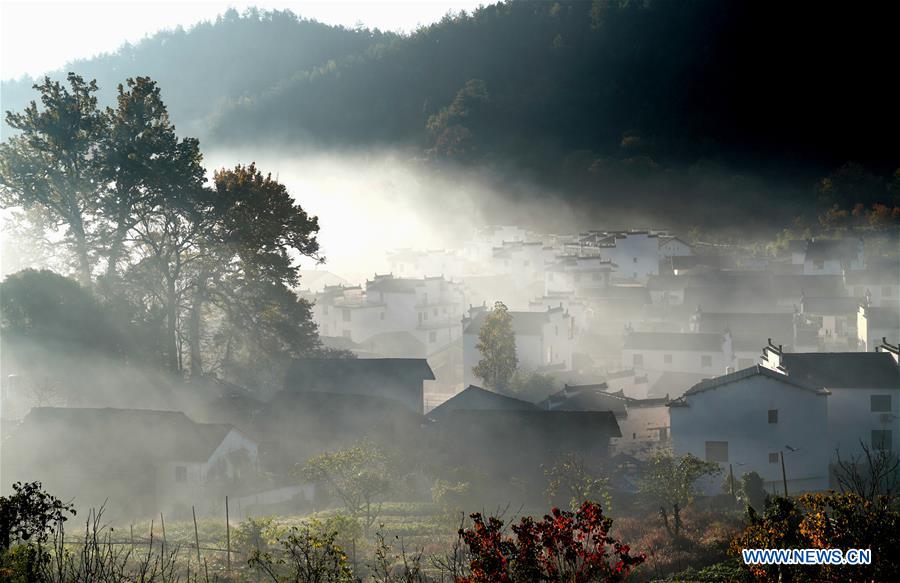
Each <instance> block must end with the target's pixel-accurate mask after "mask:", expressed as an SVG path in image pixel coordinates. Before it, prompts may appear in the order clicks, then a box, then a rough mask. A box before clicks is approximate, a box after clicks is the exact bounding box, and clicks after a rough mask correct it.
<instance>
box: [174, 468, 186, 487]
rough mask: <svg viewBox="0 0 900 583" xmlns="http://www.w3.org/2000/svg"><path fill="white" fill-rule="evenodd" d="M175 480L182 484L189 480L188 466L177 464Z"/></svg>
mask: <svg viewBox="0 0 900 583" xmlns="http://www.w3.org/2000/svg"><path fill="white" fill-rule="evenodd" d="M175 481H176V482H179V483H182V484H183V483H184V482H187V466H175Z"/></svg>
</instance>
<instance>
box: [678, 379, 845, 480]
mask: <svg viewBox="0 0 900 583" xmlns="http://www.w3.org/2000/svg"><path fill="white" fill-rule="evenodd" d="M829 398H830V396H829V393H828V391H827V390H824V389H821V388H811V387H809V386H807V385H805V384H803V383H799V382H796V381H795V380H793V379H791V378H790V377H789V376H785V375H782V374H779V373H777V372H774V371H771V370H769V369H766V368H764V367H762V366H754V367H751V368H748V369H744V370H741V371H738V372H735V373H731V374H727V375H723V376H720V377H717V378H715V379H710V380H706V381H702V382H700V383H699V384H697V385H695V386H693V387H691V389H689V390H688V391H687V392H686V393H685V394H684V395H683V396H682V397H681V398H680V399H677V400H675V401H673V402H671V403H670V405H669V416H670V423H671V427H672V446H673V450H674V453H675V454H676V455H685V454H688V453H690V454H693V455H695V456H697V457H699V458H700V459H705V460H707V461H713V462H717V463H718V464H719V466H720V467H721V469H722V471H723V473H724V475H727V474H728V471H729V466H731V469H732V471H733V472H734V475H735V476H736V477H739V476H741V475H742V474H745V473H748V472H751V471H753V472H756V473H758V474H759V475H760V477H762V479H763V481H764V482H765V484H766V487H767V488H766V489H767V490H769V489H771V488H772V486H773V485H775V486H776V490H778V491H779V492H780V491H781V488H782V487H783V484H782V469H781V468H782V467H781V456H782V455H783V456H784V464H785V476H786V478H787V485H788V493H789V494H796V493H798V492H804V491H817V490H825V489H827V488H828V485H829V460H830V458H831V450H830V449H829V442H828V439H827V435H828V399H829ZM714 486H718V483H716V484H715V485H714Z"/></svg>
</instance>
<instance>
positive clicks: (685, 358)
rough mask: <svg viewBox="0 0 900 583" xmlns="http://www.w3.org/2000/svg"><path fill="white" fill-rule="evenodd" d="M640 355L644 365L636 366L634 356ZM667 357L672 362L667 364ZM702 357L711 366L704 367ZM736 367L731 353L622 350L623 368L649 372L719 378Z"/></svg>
mask: <svg viewBox="0 0 900 583" xmlns="http://www.w3.org/2000/svg"><path fill="white" fill-rule="evenodd" d="M636 354H640V355H641V356H642V358H643V364H635V362H634V355H636ZM666 355H668V356H671V362H666ZM702 356H709V357H710V361H711V362H710V366H703V359H702ZM733 366H734V360H733V358H732V355H731V352H730V351H729V352H727V353H726V352H725V351H721V350H720V351H719V352H698V351H692V350H638V349H631V348H628V349H624V350H622V368H625V369H628V368H634V369H635V370H639V371H647V372H689V373H696V374H708V375H710V376H718V375H722V374H725V371H726V370H727V369H728V368H729V367H733Z"/></svg>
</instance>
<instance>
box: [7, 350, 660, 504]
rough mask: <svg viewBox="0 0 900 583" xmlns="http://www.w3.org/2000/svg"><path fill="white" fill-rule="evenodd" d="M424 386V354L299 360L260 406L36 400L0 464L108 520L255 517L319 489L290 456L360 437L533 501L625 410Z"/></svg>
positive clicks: (221, 396)
mask: <svg viewBox="0 0 900 583" xmlns="http://www.w3.org/2000/svg"><path fill="white" fill-rule="evenodd" d="M433 380H434V374H433V371H432V370H431V368H430V366H429V365H428V362H427V361H426V360H425V359H422V358H374V359H369V358H357V359H326V358H322V359H302V360H297V361H295V362H293V364H292V365H291V366H290V368H289V370H288V373H287V375H286V379H285V383H284V386H283V389H282V390H280V391H278V392H277V393H275V394H274V395H272V396H271V397H270V398H269V399H267V400H266V401H259V400H256V399H253V398H250V397H247V396H246V395H238V394H234V393H233V390H232V389H233V387H220V390H217V391H213V392H211V393H210V395H209V398H208V399H206V400H204V401H203V402H198V403H194V404H193V405H188V406H186V407H185V408H186V409H187V412H182V411H162V410H150V409H117V408H108V407H104V408H87V407H84V408H75V407H36V408H32V409H31V410H30V412H29V413H28V414H27V415H26V416H25V417H24V418H23V419H22V420H21V421H20V422H19V423H18V424H17V425H16V427H14V428H12V429H9V428H7V430H9V433H10V434H9V435H8V436H7V437H6V439H4V441H3V447H2V468H0V469H2V473H3V475H7V476H16V477H17V479H21V480H28V481H31V480H40V481H42V482H43V483H44V484H45V486H46V487H47V488H49V489H51V490H52V491H54V492H56V493H58V494H59V495H60V496H63V497H65V498H66V499H70V498H71V499H75V500H76V502H77V504H78V505H79V507H88V506H99V505H101V504H106V506H107V508H109V509H110V510H111V511H112V512H113V513H114V515H115V513H118V512H125V513H127V514H128V515H131V516H153V515H154V514H155V513H159V512H165V513H166V514H169V515H174V516H181V517H184V516H188V517H189V516H190V511H191V509H192V508H194V509H195V510H196V511H197V512H198V513H200V514H201V515H202V514H208V513H210V512H213V511H215V510H216V509H217V508H218V507H220V506H221V502H222V497H224V496H225V495H230V497H231V500H232V504H234V505H236V506H233V508H237V505H240V504H241V502H243V505H244V506H243V509H242V510H237V512H243V513H244V514H251V513H252V514H259V513H260V512H272V511H273V508H278V506H277V505H278V504H282V505H285V504H287V505H293V506H292V507H291V508H292V509H293V510H297V509H298V505H305V508H306V509H310V508H311V507H312V506H311V505H312V504H314V503H315V502H316V500H317V498H316V492H315V488H314V486H313V485H311V484H303V483H302V481H301V480H300V479H298V477H297V474H296V468H297V466H298V464H302V463H303V462H304V461H305V460H307V459H309V458H310V457H311V456H314V455H316V454H318V453H321V452H323V451H335V450H337V449H341V448H342V447H347V446H351V445H353V444H356V443H358V442H359V441H360V440H362V439H365V440H369V441H372V442H375V443H380V444H383V445H386V446H390V447H391V448H398V449H400V450H402V451H408V452H413V451H414V452H417V453H418V454H425V455H427V457H428V458H429V459H431V460H432V461H434V462H436V463H441V464H449V465H448V466H447V467H454V468H465V469H466V470H467V471H476V472H480V473H482V474H483V475H485V476H487V478H486V479H487V480H488V481H492V483H493V482H496V484H497V486H498V490H497V491H502V487H501V486H503V485H508V483H509V480H511V479H513V477H515V478H516V479H518V480H521V481H522V483H523V484H524V485H526V486H527V487H528V489H529V492H530V493H531V495H533V496H536V497H538V498H542V497H543V488H544V484H543V482H542V480H543V468H544V467H545V466H546V464H550V463H552V462H553V461H554V460H555V459H556V458H557V456H559V455H561V454H563V453H574V454H577V455H579V456H581V457H584V458H585V459H590V460H593V461H594V462H596V463H602V462H603V461H605V460H606V459H607V458H608V457H609V455H610V451H611V449H610V444H611V443H612V442H614V441H615V440H619V439H620V438H622V433H621V431H620V428H619V419H620V418H624V415H625V414H626V412H625V411H624V410H622V411H617V412H612V411H610V410H607V409H605V408H604V409H597V408H584V407H567V406H557V404H556V403H555V404H554V405H553V406H546V407H545V406H539V405H536V404H532V403H529V402H527V401H522V400H519V399H515V398H512V397H508V396H503V395H499V394H497V393H493V392H490V391H486V390H483V389H480V388H478V387H474V386H473V387H469V388H468V389H467V390H465V391H462V392H460V393H459V394H458V395H456V396H455V397H453V398H452V399H450V400H448V401H446V402H445V403H443V404H442V405H441V406H439V407H437V408H434V409H432V410H430V411H429V412H428V413H427V414H426V411H425V399H424V396H425V383H426V382H429V381H433ZM186 390H196V387H192V388H190V389H186ZM570 390H572V391H575V390H577V389H576V388H574V387H573V388H571V389H570ZM613 398H623V397H622V395H621V394H619V395H617V396H615V397H613ZM636 407H637V406H636ZM627 414H628V415H631V414H632V413H631V410H630V409H629V411H628V413H627ZM638 415H639V414H638V413H635V419H637V416H638ZM209 416H214V417H215V418H216V419H215V422H209V420H208V419H207V420H206V422H199V421H196V420H195V419H200V418H208V417H209ZM639 425H640V426H641V429H638V426H639ZM650 425H652V423H650V422H649V421H648V422H639V421H635V430H634V431H650V430H652V428H650ZM644 426H646V427H644ZM630 427H631V426H629V428H630ZM629 430H631V429H629ZM263 504H264V505H265V506H261V505H263ZM282 507H283V506H282Z"/></svg>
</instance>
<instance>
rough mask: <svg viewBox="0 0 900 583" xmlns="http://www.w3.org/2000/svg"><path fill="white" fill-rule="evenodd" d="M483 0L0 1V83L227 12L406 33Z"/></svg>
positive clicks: (469, 9) (41, 71) (49, 69)
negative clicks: (273, 13) (285, 13)
mask: <svg viewBox="0 0 900 583" xmlns="http://www.w3.org/2000/svg"><path fill="white" fill-rule="evenodd" d="M489 3H491V2H489V1H486V0H479V1H473V0H388V1H385V0H381V1H379V0H325V1H323V0H319V1H293V2H285V1H281V2H278V1H275V2H273V1H268V0H260V1H259V2H242V1H240V2H239V1H234V2H227V1H224V2H223V1H220V0H202V1H180V2H179V1H173V0H158V1H156V2H147V1H140V0H118V1H116V2H109V1H107V2H84V1H78V0H68V1H60V0H57V1H46V0H27V1H24V2H23V1H14V0H0V78H2V79H13V78H19V77H21V76H22V75H30V76H32V77H33V76H37V75H41V74H43V73H46V72H49V71H53V70H55V69H58V68H60V67H62V66H63V65H65V64H66V63H67V62H69V61H71V60H74V59H80V58H88V57H91V56H94V55H96V54H99V53H104V52H112V51H115V50H116V49H117V48H118V47H119V46H121V45H122V44H123V43H124V42H126V41H127V42H129V43H136V42H138V41H139V40H141V39H142V38H143V37H144V36H148V35H152V34H153V33H155V32H156V31H158V30H162V29H166V28H174V27H176V26H179V25H181V26H183V27H185V28H187V27H189V26H191V25H193V24H196V23H197V22H200V21H203V20H210V19H214V18H215V17H216V16H217V15H218V14H221V13H223V12H225V10H227V9H228V8H229V7H233V8H236V9H237V10H238V11H243V10H245V9H246V8H248V7H250V6H257V7H259V8H261V9H279V10H284V9H290V10H292V11H294V12H295V13H297V14H298V15H300V16H303V17H306V18H311V19H315V20H318V21H320V22H324V23H326V24H340V25H344V26H347V27H354V26H356V25H358V24H362V25H364V26H366V27H369V28H380V29H382V30H392V31H404V32H408V31H411V30H415V28H416V27H417V26H418V25H420V24H430V23H432V22H435V21H437V20H440V19H441V17H443V16H444V15H445V14H447V12H450V11H452V12H458V11H460V10H466V11H472V10H473V9H475V8H477V7H478V6H479V5H480V4H489Z"/></svg>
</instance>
